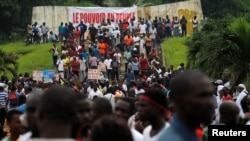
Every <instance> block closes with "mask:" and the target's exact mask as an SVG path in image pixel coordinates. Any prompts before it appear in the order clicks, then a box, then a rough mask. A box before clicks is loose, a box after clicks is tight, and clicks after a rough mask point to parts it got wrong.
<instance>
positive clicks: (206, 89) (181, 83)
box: [159, 70, 214, 141]
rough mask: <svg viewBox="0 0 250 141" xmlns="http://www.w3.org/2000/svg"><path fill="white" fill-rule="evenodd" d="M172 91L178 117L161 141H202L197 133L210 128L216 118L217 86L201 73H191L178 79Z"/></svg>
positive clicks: (163, 134)
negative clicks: (213, 117)
mask: <svg viewBox="0 0 250 141" xmlns="http://www.w3.org/2000/svg"><path fill="white" fill-rule="evenodd" d="M170 89H171V90H170V93H169V99H170V102H171V103H173V107H174V111H173V114H174V115H173V117H172V119H171V122H170V127H169V128H167V129H165V130H164V131H163V133H162V135H161V136H160V137H159V141H172V140H178V141H184V140H186V139H189V140H193V141H198V140H199V138H198V136H197V135H196V132H195V131H196V130H197V129H200V128H201V127H200V125H201V124H204V125H208V124H210V123H211V122H212V116H213V114H214V101H213V86H212V84H211V82H210V80H209V78H208V77H207V76H205V75H204V74H203V73H201V72H199V71H196V70H187V71H184V72H183V73H180V74H179V75H177V76H175V78H174V79H173V80H172V82H171V86H170Z"/></svg>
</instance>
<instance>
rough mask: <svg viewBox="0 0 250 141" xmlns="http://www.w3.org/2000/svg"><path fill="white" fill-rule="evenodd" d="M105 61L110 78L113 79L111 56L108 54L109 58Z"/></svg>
mask: <svg viewBox="0 0 250 141" xmlns="http://www.w3.org/2000/svg"><path fill="white" fill-rule="evenodd" d="M104 62H105V64H106V67H107V75H108V79H111V78H112V74H113V72H112V67H111V62H112V59H111V58H110V56H108V58H107V59H106V60H105V61H104Z"/></svg>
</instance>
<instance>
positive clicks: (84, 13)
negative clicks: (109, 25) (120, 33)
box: [69, 6, 137, 26]
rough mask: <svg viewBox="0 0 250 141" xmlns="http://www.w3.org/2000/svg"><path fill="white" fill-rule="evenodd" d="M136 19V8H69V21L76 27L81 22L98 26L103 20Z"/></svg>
mask: <svg viewBox="0 0 250 141" xmlns="http://www.w3.org/2000/svg"><path fill="white" fill-rule="evenodd" d="M133 17H137V7H136V6H134V7H123V8H117V7H69V21H70V22H72V23H73V24H74V26H77V25H78V24H79V23H80V22H81V21H83V22H84V23H85V24H87V25H89V24H94V25H96V24H100V23H101V22H102V20H103V19H105V20H107V19H110V20H113V21H114V22H116V23H118V21H119V20H122V21H123V20H124V19H126V20H130V19H132V18H133Z"/></svg>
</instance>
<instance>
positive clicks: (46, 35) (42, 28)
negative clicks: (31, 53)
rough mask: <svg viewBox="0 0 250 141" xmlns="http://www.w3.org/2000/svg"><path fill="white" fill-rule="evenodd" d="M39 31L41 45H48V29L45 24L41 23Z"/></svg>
mask: <svg viewBox="0 0 250 141" xmlns="http://www.w3.org/2000/svg"><path fill="white" fill-rule="evenodd" d="M41 30H42V34H43V43H48V32H49V27H48V26H47V25H46V24H45V22H43V25H42V27H41Z"/></svg>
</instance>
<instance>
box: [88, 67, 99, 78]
mask: <svg viewBox="0 0 250 141" xmlns="http://www.w3.org/2000/svg"><path fill="white" fill-rule="evenodd" d="M100 78H101V71H100V70H99V69H88V79H100Z"/></svg>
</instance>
